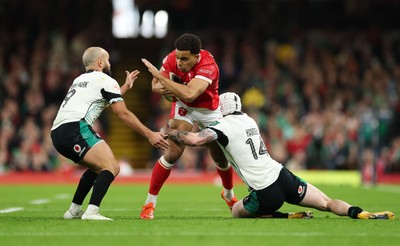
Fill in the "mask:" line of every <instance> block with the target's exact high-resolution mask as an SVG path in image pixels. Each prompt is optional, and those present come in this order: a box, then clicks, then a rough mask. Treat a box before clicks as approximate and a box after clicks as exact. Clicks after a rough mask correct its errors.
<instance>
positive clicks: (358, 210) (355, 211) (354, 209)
mask: <svg viewBox="0 0 400 246" xmlns="http://www.w3.org/2000/svg"><path fill="white" fill-rule="evenodd" d="M362 211H364V210H362V208H359V207H350V208H349V210H348V211H347V214H348V215H349V217H350V218H353V219H358V214H359V213H361V212H362Z"/></svg>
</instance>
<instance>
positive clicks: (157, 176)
mask: <svg viewBox="0 0 400 246" xmlns="http://www.w3.org/2000/svg"><path fill="white" fill-rule="evenodd" d="M170 173H171V169H166V168H165V167H163V166H162V165H161V164H160V161H159V160H158V161H157V162H156V164H155V165H154V168H153V172H152V173H151V179H150V187H149V193H150V194H152V195H158V192H160V190H161V187H162V186H163V184H164V182H165V180H167V179H168V177H169V174H170Z"/></svg>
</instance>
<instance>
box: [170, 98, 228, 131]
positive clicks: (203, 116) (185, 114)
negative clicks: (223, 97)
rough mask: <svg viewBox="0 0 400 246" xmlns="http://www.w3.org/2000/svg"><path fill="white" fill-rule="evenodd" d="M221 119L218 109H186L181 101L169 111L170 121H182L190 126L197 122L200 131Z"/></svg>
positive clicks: (174, 104)
mask: <svg viewBox="0 0 400 246" xmlns="http://www.w3.org/2000/svg"><path fill="white" fill-rule="evenodd" d="M221 118H222V113H221V109H220V107H218V108H217V109H215V110H210V109H206V108H193V107H188V106H187V105H185V104H184V103H183V102H181V101H177V102H175V103H173V104H172V106H171V111H170V119H177V120H184V121H186V122H189V123H190V124H192V125H193V123H194V122H197V124H198V126H199V128H200V129H201V130H203V129H204V128H206V127H207V126H208V125H210V124H211V123H213V122H214V121H216V120H218V119H221Z"/></svg>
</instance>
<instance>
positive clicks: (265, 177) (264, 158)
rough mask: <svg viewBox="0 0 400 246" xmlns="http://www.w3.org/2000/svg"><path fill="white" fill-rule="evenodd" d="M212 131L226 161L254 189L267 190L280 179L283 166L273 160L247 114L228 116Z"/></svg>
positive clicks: (218, 121)
mask: <svg viewBox="0 0 400 246" xmlns="http://www.w3.org/2000/svg"><path fill="white" fill-rule="evenodd" d="M209 128H210V129H212V130H214V131H215V132H216V133H217V135H218V139H217V141H218V143H219V144H220V146H221V147H222V150H223V151H224V154H225V156H226V158H227V159H228V161H229V162H230V163H231V165H232V166H233V168H235V170H236V173H237V174H238V175H239V176H240V177H241V179H242V180H243V182H245V183H246V184H247V186H248V187H249V188H250V189H255V190H261V189H264V188H266V187H268V186H269V185H271V184H272V183H273V182H275V181H276V180H277V179H278V176H279V172H280V171H281V169H282V165H281V164H280V163H278V162H277V161H275V160H274V159H272V158H271V157H270V155H269V154H268V152H267V149H266V147H265V144H264V141H263V140H262V138H261V135H260V132H259V129H258V126H257V123H256V122H255V121H254V120H253V119H252V118H250V117H249V116H248V115H247V114H240V115H227V116H225V117H223V118H221V119H220V120H217V121H215V122H214V123H212V124H211V125H210V126H209Z"/></svg>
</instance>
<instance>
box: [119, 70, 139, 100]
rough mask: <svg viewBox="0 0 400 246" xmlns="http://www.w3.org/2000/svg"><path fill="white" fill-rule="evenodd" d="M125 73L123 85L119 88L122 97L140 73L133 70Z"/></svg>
mask: <svg viewBox="0 0 400 246" xmlns="http://www.w3.org/2000/svg"><path fill="white" fill-rule="evenodd" d="M125 73H126V79H125V84H124V85H123V86H121V94H122V95H123V94H125V92H127V91H128V90H129V89H131V88H132V86H133V82H135V80H136V79H137V78H138V75H139V73H140V71H139V70H135V71H133V72H129V71H125Z"/></svg>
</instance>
